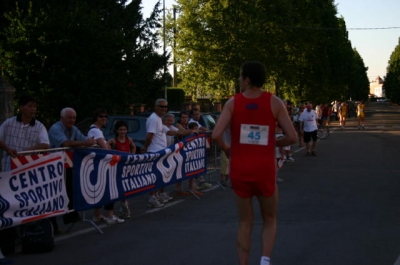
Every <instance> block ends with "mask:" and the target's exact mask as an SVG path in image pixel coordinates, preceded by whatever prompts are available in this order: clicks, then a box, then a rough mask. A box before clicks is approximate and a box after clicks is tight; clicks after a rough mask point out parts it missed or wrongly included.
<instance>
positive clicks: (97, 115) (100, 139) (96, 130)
mask: <svg viewBox="0 0 400 265" xmlns="http://www.w3.org/2000/svg"><path fill="white" fill-rule="evenodd" d="M107 118H108V115H107V111H106V110H105V109H101V108H99V109H96V110H95V111H94V112H93V119H92V121H93V124H92V125H91V126H90V129H89V132H88V137H89V138H93V139H94V140H96V144H97V145H98V146H99V147H100V148H103V149H108V150H110V149H111V147H110V145H109V144H108V143H107V141H106V139H105V138H104V135H103V132H102V131H101V128H102V127H103V126H104V125H105V124H106V123H107ZM104 209H105V210H106V211H107V217H105V216H103V215H101V208H95V209H94V217H93V221H94V222H95V223H99V222H102V221H104V222H106V223H107V224H108V225H112V224H118V223H123V222H124V221H125V220H124V219H120V218H118V217H117V216H115V215H114V203H110V204H107V205H105V206H104Z"/></svg>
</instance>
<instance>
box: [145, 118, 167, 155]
mask: <svg viewBox="0 0 400 265" xmlns="http://www.w3.org/2000/svg"><path fill="white" fill-rule="evenodd" d="M146 131H147V132H148V133H152V134H153V139H152V140H151V143H150V145H149V146H148V147H147V152H151V153H154V152H158V151H160V150H162V149H164V148H166V147H167V132H168V131H169V129H168V127H167V126H164V125H163V123H162V119H161V117H160V116H158V115H157V114H156V113H155V112H153V113H152V114H151V115H150V117H148V118H147V121H146Z"/></svg>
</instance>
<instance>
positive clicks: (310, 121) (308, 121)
mask: <svg viewBox="0 0 400 265" xmlns="http://www.w3.org/2000/svg"><path fill="white" fill-rule="evenodd" d="M317 119H318V116H317V113H316V112H315V111H314V110H313V109H312V104H311V103H308V104H307V109H306V110H305V111H303V113H302V114H301V115H300V117H299V121H300V131H301V132H302V133H303V135H304V142H305V143H306V149H307V153H306V156H311V155H312V156H316V155H317V153H316V152H315V148H316V145H317V139H318V138H317V130H318V126H317ZM311 139H312V140H313V143H312V146H311V149H310V141H311Z"/></svg>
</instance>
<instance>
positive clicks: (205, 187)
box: [200, 181, 213, 190]
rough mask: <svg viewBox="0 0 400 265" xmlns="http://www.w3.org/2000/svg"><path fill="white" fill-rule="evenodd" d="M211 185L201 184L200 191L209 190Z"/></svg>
mask: <svg viewBox="0 0 400 265" xmlns="http://www.w3.org/2000/svg"><path fill="white" fill-rule="evenodd" d="M212 186H213V185H212V184H211V183H207V182H205V181H204V182H202V183H200V188H201V189H202V190H205V189H209V188H211V187H212Z"/></svg>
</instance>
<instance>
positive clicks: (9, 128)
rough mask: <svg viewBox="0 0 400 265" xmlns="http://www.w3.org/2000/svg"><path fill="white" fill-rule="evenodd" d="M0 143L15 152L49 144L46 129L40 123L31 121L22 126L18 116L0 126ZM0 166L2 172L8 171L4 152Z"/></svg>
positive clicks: (8, 167)
mask: <svg viewBox="0 0 400 265" xmlns="http://www.w3.org/2000/svg"><path fill="white" fill-rule="evenodd" d="M0 141H2V142H3V143H4V144H5V145H7V146H8V147H9V148H11V149H15V150H17V151H24V150H25V149H26V148H29V147H32V146H34V145H37V144H50V142H49V137H48V135H47V130H46V127H44V125H43V124H42V123H41V122H39V121H37V120H35V119H32V121H31V122H30V123H28V124H23V122H22V120H21V118H20V117H19V116H15V117H11V118H9V119H7V120H5V121H4V123H3V124H2V125H1V126H0ZM1 165H2V167H1V168H2V169H3V171H8V170H10V157H9V156H8V154H7V153H6V152H3V159H2V161H1Z"/></svg>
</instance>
